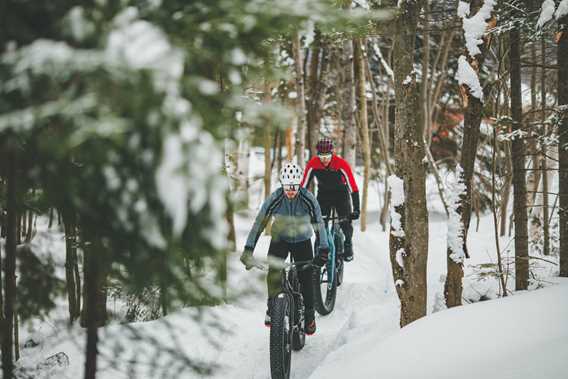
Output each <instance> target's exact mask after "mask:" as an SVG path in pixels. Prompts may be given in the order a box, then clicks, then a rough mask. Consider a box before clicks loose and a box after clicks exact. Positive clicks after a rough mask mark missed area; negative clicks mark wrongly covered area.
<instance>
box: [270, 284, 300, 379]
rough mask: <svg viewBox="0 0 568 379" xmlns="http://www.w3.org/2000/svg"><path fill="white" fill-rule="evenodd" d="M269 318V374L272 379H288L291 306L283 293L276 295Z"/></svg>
mask: <svg viewBox="0 0 568 379" xmlns="http://www.w3.org/2000/svg"><path fill="white" fill-rule="evenodd" d="M273 301H274V302H273V304H272V314H271V317H270V320H271V327H270V373H271V377H272V379H288V378H290V364H291V360H292V338H293V337H292V319H293V317H294V315H293V313H292V305H291V302H290V298H289V296H287V295H286V294H285V293H280V294H279V295H277V296H276V297H275V298H274V300H273Z"/></svg>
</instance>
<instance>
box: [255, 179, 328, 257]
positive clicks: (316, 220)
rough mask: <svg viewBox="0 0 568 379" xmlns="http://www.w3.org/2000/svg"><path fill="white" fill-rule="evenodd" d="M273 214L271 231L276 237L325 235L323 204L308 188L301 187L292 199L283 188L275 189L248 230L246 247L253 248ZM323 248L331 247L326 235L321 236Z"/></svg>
mask: <svg viewBox="0 0 568 379" xmlns="http://www.w3.org/2000/svg"><path fill="white" fill-rule="evenodd" d="M271 217H274V223H273V224H272V230H271V235H272V238H273V239H274V240H278V241H286V242H292V243H293V242H302V241H305V240H307V239H310V238H311V237H312V229H313V230H314V231H315V232H316V236H325V226H324V224H323V220H322V217H321V209H320V206H319V204H318V202H317V200H316V198H315V197H314V195H312V194H311V193H310V192H309V191H308V190H306V189H305V188H302V187H300V190H299V191H298V194H297V195H296V197H294V198H293V199H288V198H287V197H286V194H285V193H284V191H283V190H282V188H279V189H277V190H276V191H274V192H272V194H271V195H270V196H269V197H268V199H266V200H265V201H264V203H263V204H262V207H261V208H260V211H259V212H258V215H257V216H256V219H255V220H254V225H253V226H252V229H251V231H250V232H249V235H248V238H247V242H246V244H245V249H248V250H254V247H255V246H256V242H257V241H258V238H259V237H260V235H261V233H262V231H263V230H264V228H265V227H266V225H267V224H268V221H269V220H270V218H271ZM320 249H328V244H327V238H325V237H324V238H320Z"/></svg>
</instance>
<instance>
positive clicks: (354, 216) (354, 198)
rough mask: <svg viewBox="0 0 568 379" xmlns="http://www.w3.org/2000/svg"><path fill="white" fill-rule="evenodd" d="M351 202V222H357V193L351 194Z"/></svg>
mask: <svg viewBox="0 0 568 379" xmlns="http://www.w3.org/2000/svg"><path fill="white" fill-rule="evenodd" d="M351 202H352V203H353V212H351V220H357V219H358V218H359V215H360V214H361V211H360V208H359V192H352V193H351Z"/></svg>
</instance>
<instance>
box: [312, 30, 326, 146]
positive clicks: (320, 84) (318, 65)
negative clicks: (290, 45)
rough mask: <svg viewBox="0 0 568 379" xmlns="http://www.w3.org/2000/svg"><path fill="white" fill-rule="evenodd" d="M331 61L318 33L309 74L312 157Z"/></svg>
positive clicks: (317, 135)
mask: <svg viewBox="0 0 568 379" xmlns="http://www.w3.org/2000/svg"><path fill="white" fill-rule="evenodd" d="M329 60H330V58H329V48H327V47H326V45H322V41H321V33H319V32H318V31H316V37H315V40H314V48H313V50H312V56H311V60H310V74H309V83H310V85H309V94H310V96H309V97H310V99H309V102H308V142H309V145H310V146H309V147H310V155H311V156H314V155H316V145H317V142H318V137H319V133H320V124H321V119H322V116H323V108H324V105H325V94H326V91H327V87H328V83H327V82H328V78H327V76H328V70H329Z"/></svg>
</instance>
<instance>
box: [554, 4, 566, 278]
mask: <svg viewBox="0 0 568 379" xmlns="http://www.w3.org/2000/svg"><path fill="white" fill-rule="evenodd" d="M558 23H559V24H560V26H561V28H562V29H561V30H562V34H561V35H560V39H559V40H558V52H557V59H558V105H559V106H563V107H564V108H566V106H567V105H568V15H566V16H564V17H562V18H561V19H560V20H558ZM558 135H559V143H558V160H559V165H558V185H559V188H558V192H559V197H560V206H559V211H558V215H559V218H560V276H563V277H568V111H567V110H566V109H564V110H563V114H562V121H561V124H560V125H559V128H558Z"/></svg>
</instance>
